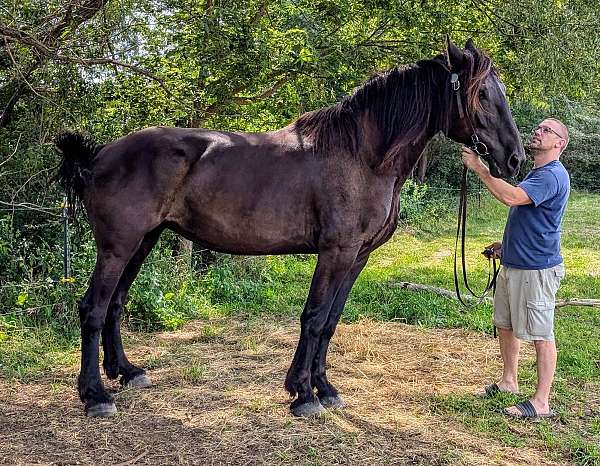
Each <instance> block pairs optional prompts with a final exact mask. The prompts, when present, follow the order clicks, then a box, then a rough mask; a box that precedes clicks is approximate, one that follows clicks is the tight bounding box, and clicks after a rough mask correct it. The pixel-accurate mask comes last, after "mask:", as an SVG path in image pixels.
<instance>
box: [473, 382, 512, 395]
mask: <svg viewBox="0 0 600 466" xmlns="http://www.w3.org/2000/svg"><path fill="white" fill-rule="evenodd" d="M500 393H512V394H513V395H518V394H519V389H518V388H517V387H511V386H505V385H504V384H503V383H502V382H500V383H493V384H490V385H486V386H485V387H484V388H483V391H481V392H478V393H476V396H478V397H479V398H493V397H495V396H497V395H498V394H500Z"/></svg>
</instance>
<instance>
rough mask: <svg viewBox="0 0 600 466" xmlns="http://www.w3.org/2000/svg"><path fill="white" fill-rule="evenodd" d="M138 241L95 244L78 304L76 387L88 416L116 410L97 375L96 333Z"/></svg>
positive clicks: (104, 318) (98, 338)
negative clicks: (94, 257) (93, 261)
mask: <svg viewBox="0 0 600 466" xmlns="http://www.w3.org/2000/svg"><path fill="white" fill-rule="evenodd" d="M138 245H139V242H138V241H131V240H130V241H128V242H125V243H124V244H119V245H118V246H112V247H110V248H105V249H104V248H102V247H100V246H99V247H98V258H97V260H96V267H95V269H94V273H93V275H92V280H91V283H90V287H89V288H88V291H87V292H86V294H85V296H84V298H83V300H82V301H81V303H80V305H79V320H80V323H81V371H80V373H79V379H78V390H79V397H80V398H81V401H83V402H84V404H85V411H86V414H87V415H88V416H90V417H105V416H110V415H112V414H114V413H115V412H116V407H115V404H114V401H113V398H112V396H111V395H109V394H108V393H107V392H106V390H105V389H104V386H103V384H102V380H101V378H100V367H99V364H98V359H99V351H100V348H99V344H100V334H101V332H102V329H103V327H104V323H105V320H106V312H107V309H108V304H109V302H110V299H111V297H112V295H113V293H114V291H115V288H116V287H117V284H118V282H119V280H120V278H121V275H122V274H123V271H124V270H125V267H126V265H127V263H128V262H129V259H130V257H131V256H132V255H133V252H134V251H135V250H136V249H137V247H138Z"/></svg>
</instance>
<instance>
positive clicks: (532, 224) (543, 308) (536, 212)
mask: <svg viewBox="0 0 600 466" xmlns="http://www.w3.org/2000/svg"><path fill="white" fill-rule="evenodd" d="M568 143H569V133H568V130H567V127H566V126H565V125H564V124H563V123H561V122H560V121H559V120H556V119H554V118H547V119H545V120H544V121H542V122H541V123H540V125H539V126H538V127H537V128H535V129H534V130H533V137H532V140H531V143H530V144H529V150H530V152H531V154H532V155H533V160H534V166H533V169H532V170H531V171H530V172H529V173H528V174H527V176H526V177H525V179H524V180H523V181H522V182H521V183H520V184H519V185H518V186H512V185H510V184H509V183H507V182H505V181H503V180H501V179H499V178H494V177H492V176H491V175H490V172H489V170H488V168H487V166H486V165H484V164H483V162H482V161H481V160H480V158H479V157H478V156H477V155H476V154H475V153H474V152H473V151H472V150H470V149H468V148H466V147H465V148H463V150H462V160H463V163H464V164H465V165H466V166H467V167H468V168H469V169H471V170H472V171H474V172H475V173H476V174H477V176H478V177H479V178H481V180H482V181H483V183H485V185H486V186H487V188H488V189H489V191H490V192H491V193H492V195H493V196H494V197H495V198H496V199H498V200H499V201H500V202H502V203H503V204H506V205H507V206H509V207H510V211H509V214H508V220H507V222H506V228H505V230H504V239H503V243H502V244H500V243H494V244H493V245H492V249H493V254H494V255H495V256H496V257H501V258H502V264H503V268H502V270H501V271H500V274H499V276H498V281H497V286H496V295H495V298H494V317H493V321H494V325H495V326H496V327H497V328H498V332H499V342H500V354H501V356H502V362H503V372H502V378H501V379H500V381H499V382H497V383H494V384H492V385H489V386H487V387H485V393H483V395H485V396H493V395H495V394H497V393H499V392H511V393H515V394H518V393H519V383H518V380H517V368H518V358H519V348H520V344H521V340H525V341H533V342H534V345H535V351H536V357H537V375H538V380H537V388H536V391H535V394H534V395H533V397H532V398H531V399H529V400H525V401H522V402H520V403H517V404H516V405H514V406H511V407H508V408H505V409H504V413H505V414H507V415H509V416H514V417H519V418H538V417H549V416H552V415H554V413H553V412H552V410H551V409H550V405H549V398H550V388H551V386H552V381H553V379H554V371H555V369H556V345H555V343H554V304H555V297H556V291H557V290H558V287H559V285H560V281H561V279H562V278H563V277H564V274H565V269H564V265H563V260H562V257H561V255H560V223H561V219H562V216H563V213H564V211H565V207H566V204H567V199H568V197H569V191H570V182H569V175H568V173H567V171H566V170H565V167H564V166H563V165H562V163H561V162H560V161H559V157H560V154H561V153H562V151H563V150H564V149H565V148H566V147H567V144H568Z"/></svg>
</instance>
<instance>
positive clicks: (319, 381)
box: [311, 254, 369, 408]
mask: <svg viewBox="0 0 600 466" xmlns="http://www.w3.org/2000/svg"><path fill="white" fill-rule="evenodd" d="M368 258H369V256H368V254H367V255H366V256H364V257H360V256H359V257H358V258H357V259H356V262H355V263H354V265H353V266H352V268H351V269H350V272H349V273H348V275H347V276H346V279H345V280H344V283H342V286H341V287H340V290H339V292H338V294H337V296H336V297H335V301H334V302H333V306H332V308H331V311H330V312H329V317H328V318H327V322H326V324H325V327H324V328H323V333H322V334H321V339H320V341H319V346H318V348H317V352H316V354H315V358H314V359H313V364H312V370H311V375H312V386H313V387H315V388H316V389H317V397H318V398H319V401H320V402H321V405H322V406H323V407H324V408H343V407H344V405H345V403H344V400H343V399H342V397H341V396H340V395H339V393H338V391H337V389H336V388H335V387H334V386H333V385H331V383H330V382H329V380H328V379H327V374H326V366H327V361H326V359H327V351H328V349H329V342H330V341H331V337H333V334H334V333H335V329H336V327H337V324H338V322H339V320H340V316H341V315H342V312H343V310H344V306H345V304H346V300H347V299H348V295H349V294H350V291H351V290H352V287H353V286H354V282H355V281H356V279H357V278H358V276H359V275H360V273H361V272H362V270H363V269H364V267H365V265H366V263H367V260H368Z"/></svg>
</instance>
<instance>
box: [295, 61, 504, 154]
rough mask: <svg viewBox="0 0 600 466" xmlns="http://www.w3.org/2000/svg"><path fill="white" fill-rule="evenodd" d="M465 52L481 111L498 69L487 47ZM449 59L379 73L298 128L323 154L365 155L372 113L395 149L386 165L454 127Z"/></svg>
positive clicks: (469, 83)
mask: <svg viewBox="0 0 600 466" xmlns="http://www.w3.org/2000/svg"><path fill="white" fill-rule="evenodd" d="M464 54H465V63H464V66H463V70H464V71H463V72H462V73H461V82H462V83H466V86H465V87H464V89H465V91H464V92H465V95H464V97H463V98H466V99H465V102H466V106H467V109H468V111H469V112H470V113H471V114H473V113H475V112H477V111H480V110H481V103H480V102H479V91H480V89H481V86H482V85H483V83H484V82H485V80H486V78H487V77H488V76H489V74H490V73H492V72H494V73H495V70H494V68H493V66H492V63H491V60H490V59H489V57H487V56H486V55H485V54H483V53H482V52H479V51H476V50H465V51H464ZM446 63H447V60H446V59H445V57H444V56H443V55H438V56H437V57H434V58H433V59H430V60H422V61H419V62H417V63H416V64H414V65H409V66H406V67H395V68H392V69H391V70H389V71H387V72H384V73H381V74H377V75H375V76H373V77H371V78H370V79H369V80H368V81H367V82H366V83H364V84H363V85H362V86H360V87H358V88H357V89H355V91H354V92H353V93H352V94H351V95H349V96H346V97H345V98H344V99H342V100H341V101H340V102H338V103H337V104H334V105H332V106H331V107H326V108H322V109H320V110H315V111H312V112H308V113H305V114H303V115H301V116H300V117H299V118H298V119H297V120H296V122H295V128H296V130H297V131H298V132H299V133H300V134H301V135H302V136H304V137H307V138H309V139H310V140H311V141H312V143H313V150H314V151H315V152H316V153H319V154H320V155H321V156H325V157H326V156H329V155H331V154H333V153H337V152H339V150H340V149H342V151H344V152H346V153H347V154H350V155H351V156H354V157H360V154H359V151H360V148H361V146H362V144H363V139H364V131H363V126H362V125H363V121H362V119H363V116H364V115H365V114H368V115H367V116H368V118H370V119H371V121H373V123H375V125H376V126H377V128H378V129H379V131H380V134H381V135H382V143H383V145H384V147H388V148H389V150H388V152H387V153H386V154H385V155H384V157H383V159H382V161H381V165H384V164H386V163H387V162H389V161H390V160H391V159H394V158H395V156H396V155H397V154H398V153H399V152H400V151H401V149H402V148H403V147H406V146H408V145H410V144H413V143H415V142H416V141H418V140H420V139H422V138H423V137H424V136H426V135H427V134H428V132H433V133H436V132H438V131H443V132H446V131H447V130H448V128H449V123H450V121H449V115H450V109H451V108H452V101H451V98H452V93H451V92H449V89H450V86H449V81H450V80H449V70H448V68H447V65H446Z"/></svg>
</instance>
